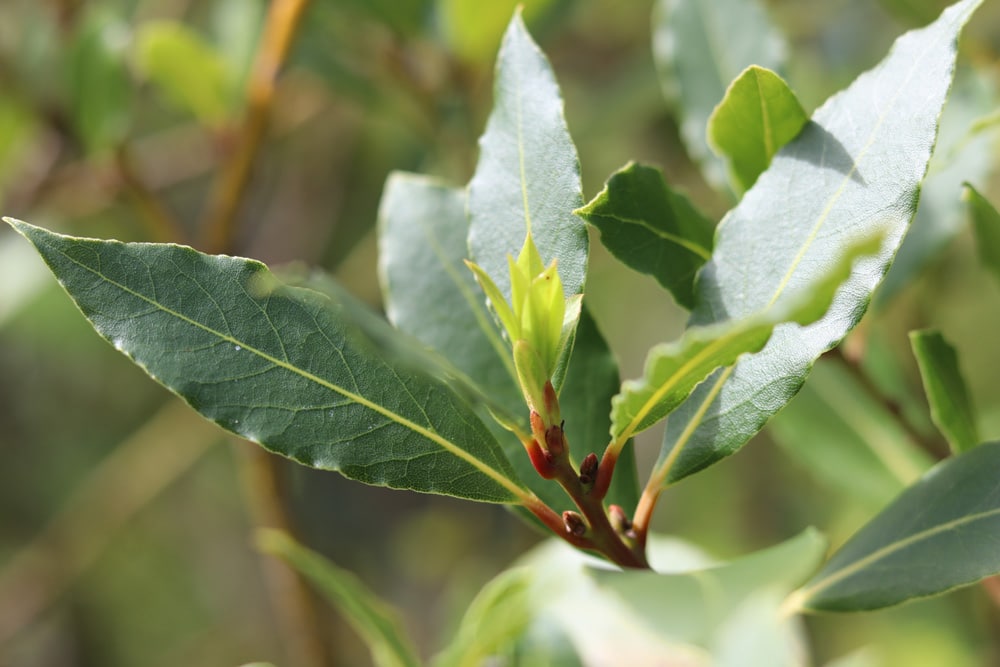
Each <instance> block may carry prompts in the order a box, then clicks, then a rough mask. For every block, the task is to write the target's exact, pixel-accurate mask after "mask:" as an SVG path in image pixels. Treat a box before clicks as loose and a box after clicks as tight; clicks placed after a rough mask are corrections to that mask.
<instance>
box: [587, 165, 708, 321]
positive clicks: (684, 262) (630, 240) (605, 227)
mask: <svg viewBox="0 0 1000 667" xmlns="http://www.w3.org/2000/svg"><path fill="white" fill-rule="evenodd" d="M576 214H577V215H579V216H580V217H582V218H583V219H584V220H586V221H587V222H588V223H590V224H592V225H593V226H595V227H597V229H598V230H600V232H601V242H602V243H603V244H604V246H605V247H606V248H607V249H608V250H609V251H610V252H611V254H612V255H614V256H615V257H617V258H618V259H619V260H621V261H622V262H623V263H625V264H626V265H628V266H629V267H631V268H633V269H635V270H636V271H639V272H640V273H646V274H649V275H651V276H653V277H654V278H656V281H657V282H658V283H660V284H661V285H663V287H665V288H666V289H668V290H669V291H670V293H671V294H673V296H674V299H675V300H676V301H677V303H679V304H680V305H681V306H683V307H685V308H688V309H691V308H693V307H694V277H695V274H696V273H697V272H698V269H700V268H701V266H702V264H704V263H705V262H706V261H707V260H708V258H709V257H710V256H711V254H712V233H713V225H712V223H711V221H709V220H708V219H707V218H705V216H703V215H702V214H701V213H700V212H699V211H698V209H696V208H695V207H694V205H693V204H692V203H691V202H690V200H689V199H688V198H687V197H685V196H684V195H682V194H680V193H678V192H675V191H674V190H672V189H671V188H670V187H669V186H668V185H667V183H666V181H665V180H664V178H663V172H662V171H660V170H659V169H658V168H656V167H649V166H646V165H641V164H636V163H634V162H630V163H629V164H627V165H625V166H624V167H622V168H621V169H619V170H618V171H617V172H615V173H614V174H612V176H611V178H609V179H608V182H607V183H606V184H605V186H604V189H603V190H602V191H601V192H600V193H598V195H597V196H596V197H594V199H592V200H591V201H590V203H588V204H587V205H586V206H584V207H583V208H580V209H578V210H577V211H576Z"/></svg>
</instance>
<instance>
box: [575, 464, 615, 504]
mask: <svg viewBox="0 0 1000 667" xmlns="http://www.w3.org/2000/svg"><path fill="white" fill-rule="evenodd" d="M597 467H598V462H597V454H595V453H594V452H591V453H589V454H587V456H586V457H584V459H583V461H582V462H581V463H580V484H583V485H584V486H587V487H589V486H590V485H591V484H593V483H594V480H595V479H596V478H597ZM619 509H621V508H619Z"/></svg>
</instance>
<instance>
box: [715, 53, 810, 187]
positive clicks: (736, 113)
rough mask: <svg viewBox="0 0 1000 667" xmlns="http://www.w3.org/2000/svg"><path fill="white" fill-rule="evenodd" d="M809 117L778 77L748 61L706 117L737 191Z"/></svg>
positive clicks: (753, 179) (747, 182)
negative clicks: (748, 64)
mask: <svg viewBox="0 0 1000 667" xmlns="http://www.w3.org/2000/svg"><path fill="white" fill-rule="evenodd" d="M808 120H809V116H808V115H807V114H806V111H805V109H803V108H802V104H800V103H799V100H798V98H796V97H795V93H793V92H792V89H791V88H789V87H788V84H787V83H785V81H784V79H782V78H781V77H780V76H778V75H777V74H775V73H774V72H772V71H771V70H769V69H767V68H765V67H759V66H757V65H751V66H750V67H748V68H746V69H745V70H743V73H742V74H740V75H739V76H738V77H737V78H736V80H735V81H733V82H732V83H731V84H730V85H729V88H728V89H727V90H726V96H725V97H724V98H722V101H721V102H720V103H719V106H717V107H715V110H714V111H713V112H712V115H711V116H710V117H709V119H708V141H709V143H710V144H711V145H712V147H713V148H714V149H715V150H716V151H717V152H718V153H719V154H720V155H721V156H722V157H725V158H726V159H727V160H728V161H729V168H730V171H731V173H732V175H733V180H734V182H735V183H736V185H737V186H738V188H739V190H740V191H741V192H742V191H744V190H747V189H748V188H750V187H751V186H752V185H753V184H754V183H755V182H756V181H757V177H758V176H760V175H761V174H762V173H763V172H764V170H765V169H767V167H768V165H770V164H771V159H772V158H773V157H774V154H775V153H777V152H778V151H779V150H780V149H781V147H782V146H784V145H785V144H787V143H788V142H789V141H791V140H792V139H794V138H795V135H796V134H798V133H799V131H800V130H801V129H802V126H803V125H805V124H806V121H808Z"/></svg>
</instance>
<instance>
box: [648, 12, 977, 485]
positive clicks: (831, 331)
mask: <svg viewBox="0 0 1000 667" xmlns="http://www.w3.org/2000/svg"><path fill="white" fill-rule="evenodd" d="M979 4H980V3H979V0H963V2H960V3H958V4H956V5H954V6H952V7H951V8H950V9H948V10H946V11H945V12H944V13H943V14H942V16H941V18H940V19H939V20H938V21H936V22H935V23H934V24H932V25H930V26H928V27H927V28H924V29H921V30H915V31H912V32H910V33H907V34H906V35H904V36H902V37H900V38H899V39H898V40H897V41H896V44H895V46H894V47H893V49H892V51H891V52H890V54H889V56H888V57H886V59H885V60H884V61H883V62H882V63H881V64H880V65H878V66H877V67H876V68H875V69H873V70H871V71H870V72H868V73H866V74H862V75H861V76H860V77H858V79H857V80H855V82H854V83H853V84H851V86H850V87H849V88H848V89H847V90H845V91H843V92H842V93H839V94H837V95H835V96H834V97H832V98H830V99H829V100H828V101H827V102H826V103H825V104H824V105H823V106H822V107H821V108H820V109H819V110H817V111H816V113H815V114H814V115H813V118H812V120H811V121H810V122H809V123H808V124H807V125H806V126H805V128H804V129H803V131H802V132H801V133H800V134H799V135H798V137H796V138H795V139H794V140H793V141H792V142H791V143H789V144H788V145H786V146H785V148H783V149H782V150H781V151H780V152H779V153H778V154H777V155H776V156H775V158H774V160H773V161H772V163H771V167H770V168H769V169H768V170H767V171H766V172H764V173H763V174H762V175H761V177H760V178H759V179H758V180H757V183H756V184H755V185H754V187H753V188H751V189H750V190H749V191H748V192H747V194H746V195H745V196H744V197H743V199H742V200H741V201H740V203H739V205H738V206H737V207H736V208H735V209H733V210H732V211H730V213H729V214H728V215H727V216H726V218H725V219H724V220H723V221H722V223H721V224H720V226H719V229H718V231H717V233H716V244H715V250H714V251H713V255H712V259H711V260H710V261H709V262H708V263H707V264H706V265H705V266H704V267H703V269H702V271H701V273H700V277H699V280H698V283H697V286H696V287H697V291H698V295H699V296H698V307H697V308H696V309H695V311H694V314H693V316H692V323H693V324H696V325H707V324H711V323H716V322H720V321H727V320H732V319H737V318H740V317H745V316H747V315H749V314H751V313H755V312H758V311H760V310H761V309H762V308H766V307H769V306H771V305H773V304H778V303H781V302H782V301H784V300H785V299H787V298H788V296H789V295H790V294H791V293H792V291H794V289H795V288H796V287H799V286H802V285H804V284H807V283H808V282H809V281H810V280H813V279H815V277H816V275H817V274H818V273H820V272H822V271H823V270H824V269H825V267H827V266H829V264H830V262H831V261H832V259H833V258H834V257H836V256H837V255H838V254H839V253H841V252H842V249H843V248H844V246H845V245H846V244H849V243H851V242H852V241H853V240H854V239H856V238H858V237H859V236H862V235H866V234H870V233H872V232H874V231H876V230H880V231H882V232H883V233H884V234H886V238H887V243H886V244H885V246H884V247H883V249H882V251H881V252H880V253H879V255H878V257H875V258H872V259H870V260H866V261H864V262H861V263H860V265H859V267H858V269H857V270H856V272H855V273H854V275H853V276H852V277H851V278H850V280H849V281H848V282H847V284H846V285H845V286H844V288H843V289H842V290H841V291H840V293H839V294H838V297H837V298H836V299H835V300H834V303H833V305H832V306H831V308H830V310H829V312H828V313H827V314H826V315H825V316H824V317H823V318H822V319H821V320H820V321H819V322H817V323H815V324H813V325H811V326H809V327H805V328H801V327H795V326H780V327H778V328H776V329H775V331H774V335H773V336H772V337H771V339H770V341H769V342H768V344H767V346H765V347H764V349H763V350H761V351H760V352H759V353H757V354H755V355H751V356H747V357H745V358H744V359H742V360H740V361H739V362H738V363H737V364H736V365H735V366H733V367H730V368H727V369H725V370H719V371H717V372H716V373H715V374H714V375H713V376H712V377H710V378H709V379H708V380H706V381H705V382H703V383H702V384H701V385H700V386H699V387H698V388H697V389H695V391H694V392H692V394H691V396H690V397H689V398H688V399H687V401H685V403H684V404H683V405H681V406H680V407H679V408H678V409H677V410H676V411H675V412H674V414H673V416H672V417H671V419H670V422H669V423H668V424H667V432H666V435H665V437H664V444H663V452H662V454H661V459H662V460H666V459H667V458H668V457H669V458H670V459H671V461H672V462H671V464H670V466H669V470H667V471H666V472H667V477H666V480H667V482H672V481H676V480H679V479H681V478H683V477H685V476H687V475H689V474H691V473H693V472H696V471H698V470H700V469H702V468H705V467H707V466H709V465H711V464H712V463H714V462H716V461H718V460H719V459H722V458H724V457H725V456H728V455H730V454H732V453H733V452H735V451H736V450H737V449H739V448H740V447H741V446H743V444H744V443H746V441H747V440H748V439H749V438H750V437H751V436H753V435H754V434H755V433H756V432H757V431H759V430H760V428H761V427H762V426H763V425H764V423H765V422H766V421H767V419H768V418H770V417H771V415H773V414H774V413H776V412H777V411H778V410H780V409H781V408H782V406H784V405H785V403H787V402H788V401H789V399H791V397H792V396H794V395H795V392H796V391H798V389H799V387H800V386H801V385H802V382H803V381H804V380H805V376H806V374H807V373H808V372H809V369H810V368H811V366H812V364H813V362H814V361H815V359H816V358H817V357H818V356H819V355H820V354H822V353H823V352H824V351H826V350H828V349H829V348H831V347H832V346H834V345H836V344H837V343H838V342H839V341H840V340H841V339H843V337H844V336H845V335H846V333H847V332H848V331H850V329H851V328H852V327H853V326H854V325H855V324H856V323H857V322H858V320H859V319H860V318H861V315H862V314H863V313H864V311H865V308H866V307H867V305H868V301H869V300H870V298H871V294H872V292H873V290H874V289H875V287H876V286H877V285H878V283H879V281H880V280H881V278H882V276H883V275H884V274H885V271H886V268H887V267H888V265H889V263H890V262H891V260H892V255H893V253H894V252H895V250H896V248H897V247H898V245H899V242H900V239H901V238H902V235H903V233H904V232H905V231H906V228H907V226H908V224H909V222H910V220H911V219H912V217H913V214H914V211H915V208H916V202H917V195H918V192H919V187H920V182H921V180H922V179H923V176H924V172H925V169H926V167H927V162H928V159H929V158H930V154H931V151H932V149H933V146H934V140H935V136H936V128H937V119H938V116H939V114H940V112H941V107H942V105H943V104H944V100H945V97H946V95H947V93H948V86H949V83H950V80H951V75H952V72H953V70H954V64H955V53H956V42H957V38H958V34H959V33H960V31H961V28H962V26H963V25H964V24H965V22H966V21H967V20H968V18H969V16H970V15H971V14H972V12H973V11H974V10H975V9H976V7H978V5H979Z"/></svg>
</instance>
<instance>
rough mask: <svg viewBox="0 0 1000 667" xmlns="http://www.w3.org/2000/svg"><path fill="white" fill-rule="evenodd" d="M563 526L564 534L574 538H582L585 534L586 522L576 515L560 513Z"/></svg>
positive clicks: (568, 511)
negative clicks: (564, 527)
mask: <svg viewBox="0 0 1000 667" xmlns="http://www.w3.org/2000/svg"><path fill="white" fill-rule="evenodd" d="M562 519H563V525H564V526H566V532H567V533H569V534H570V535H575V536H576V537H583V536H584V535H586V534H587V522H586V521H584V520H583V517H582V516H580V515H579V514H578V513H576V512H573V511H570V510H566V511H565V512H563V513H562Z"/></svg>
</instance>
